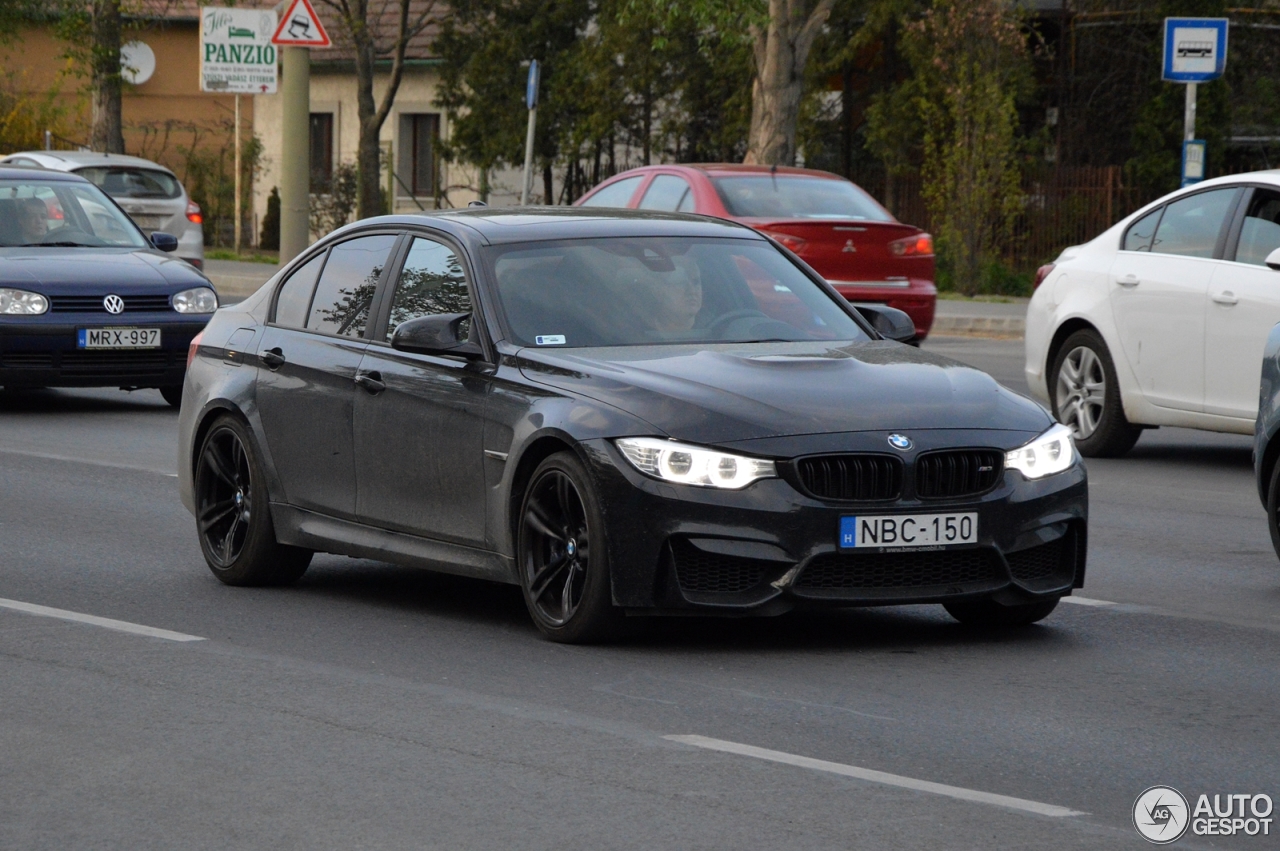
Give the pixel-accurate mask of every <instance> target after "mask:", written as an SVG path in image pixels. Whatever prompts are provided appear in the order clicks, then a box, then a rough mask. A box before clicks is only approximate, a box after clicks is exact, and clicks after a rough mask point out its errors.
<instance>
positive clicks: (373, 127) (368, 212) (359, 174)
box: [351, 2, 385, 219]
mask: <svg viewBox="0 0 1280 851" xmlns="http://www.w3.org/2000/svg"><path fill="white" fill-rule="evenodd" d="M351 11H352V17H353V18H355V17H357V15H358V16H359V17H358V18H357V22H358V23H364V21H365V15H366V14H367V11H368V7H367V6H366V5H365V4H364V3H363V2H356V3H352V4H351ZM352 30H354V32H352V35H353V38H352V41H354V42H355V48H356V50H355V54H356V55H355V64H356V115H357V120H358V121H359V126H360V137H359V141H358V142H357V145H356V218H360V219H367V218H369V217H370V216H379V215H382V213H384V212H385V210H383V209H382V203H381V202H382V199H381V198H380V197H379V195H380V193H379V192H378V185H379V183H380V181H379V179H378V177H379V171H380V170H379V168H378V161H379V159H380V156H379V154H380V151H379V149H378V137H379V135H381V133H382V121H381V120H379V117H378V110H377V107H376V105H375V104H374V102H373V73H374V65H373V62H374V48H373V38H372V36H371V34H370V33H369V29H368V26H367V24H366V25H365V26H356V27H352Z"/></svg>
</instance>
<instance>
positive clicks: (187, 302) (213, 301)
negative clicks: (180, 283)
mask: <svg viewBox="0 0 1280 851" xmlns="http://www.w3.org/2000/svg"><path fill="white" fill-rule="evenodd" d="M173 309H174V310H176V311H178V312H179V313H213V312H214V311H215V310H217V309H218V294H217V293H215V292H214V291H213V290H211V289H209V288H208V287H195V288H194V289H190V290H183V291H182V292H180V293H178V294H177V295H175V296H174V297H173Z"/></svg>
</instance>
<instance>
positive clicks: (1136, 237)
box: [1124, 207, 1164, 251]
mask: <svg viewBox="0 0 1280 851" xmlns="http://www.w3.org/2000/svg"><path fill="white" fill-rule="evenodd" d="M1163 212H1164V207H1157V208H1156V209H1154V210H1152V211H1151V212H1150V213H1147V214H1146V215H1145V216H1143V217H1142V218H1140V219H1138V220H1137V221H1136V222H1134V223H1133V224H1132V225H1130V226H1129V229H1128V230H1127V231H1125V234H1124V250H1125V251H1150V250H1151V240H1152V238H1153V237H1154V236H1155V235H1156V225H1158V224H1159V223H1160V214H1161V213H1163Z"/></svg>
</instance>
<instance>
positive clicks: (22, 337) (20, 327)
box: [0, 311, 211, 387]
mask: <svg viewBox="0 0 1280 851" xmlns="http://www.w3.org/2000/svg"><path fill="white" fill-rule="evenodd" d="M210 316H211V314H197V315H189V316H184V315H183V314H179V313H174V312H172V311H166V312H164V313H147V312H126V313H125V314H122V315H120V316H112V317H107V316H104V314H102V313H96V314H83V315H80V314H73V313H65V314H56V315H53V316H49V315H48V314H46V315H45V316H31V317H5V318H4V319H2V320H0V386H3V387H169V386H175V385H180V384H182V378H183V375H184V374H185V372H186V367H187V348H188V346H189V345H190V344H191V340H192V338H193V337H195V335H196V334H198V333H200V331H201V329H203V328H204V326H205V325H206V324H208V322H209V317H210ZM113 327H115V328H118V327H137V328H159V329H160V348H156V349H81V348H78V347H77V345H76V340H77V332H78V331H79V330H80V329H81V328H113Z"/></svg>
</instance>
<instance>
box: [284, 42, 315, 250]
mask: <svg viewBox="0 0 1280 851" xmlns="http://www.w3.org/2000/svg"><path fill="white" fill-rule="evenodd" d="M280 53H281V57H282V58H283V60H284V67H283V69H282V70H283V72H284V73H283V75H282V76H283V78H284V79H282V80H281V81H280V95H281V100H282V101H283V103H282V104H281V105H282V107H283V109H282V112H283V115H281V119H282V122H283V126H282V127H281V133H280V136H281V145H280V147H281V151H280V153H281V157H280V264H281V265H284V264H285V263H288V262H289V261H290V260H292V259H293V258H294V257H297V256H298V255H299V254H301V253H302V251H303V249H305V248H306V247H307V245H309V244H310V242H311V240H310V227H309V226H308V221H307V220H308V215H309V210H310V200H311V199H310V189H311V187H310V182H311V146H310V145H309V144H308V143H309V142H310V138H309V136H310V129H311V49H310V48H307V47H285V48H283V49H281V51H280Z"/></svg>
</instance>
